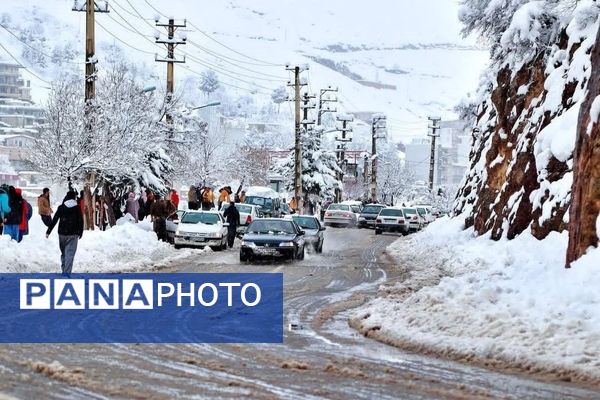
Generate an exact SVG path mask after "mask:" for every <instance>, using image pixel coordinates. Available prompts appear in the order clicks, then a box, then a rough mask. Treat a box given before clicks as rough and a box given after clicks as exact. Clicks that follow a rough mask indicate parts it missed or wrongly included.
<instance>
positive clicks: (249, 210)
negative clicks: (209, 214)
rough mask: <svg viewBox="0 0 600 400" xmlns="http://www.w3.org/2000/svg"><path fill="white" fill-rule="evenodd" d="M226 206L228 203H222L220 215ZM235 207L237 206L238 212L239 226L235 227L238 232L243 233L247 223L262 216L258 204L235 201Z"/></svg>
mask: <svg viewBox="0 0 600 400" xmlns="http://www.w3.org/2000/svg"><path fill="white" fill-rule="evenodd" d="M227 207H229V204H223V206H222V207H221V215H223V213H224V212H225V210H227ZM235 208H237V210H238V211H239V213H240V226H238V227H237V232H238V233H240V234H244V232H246V228H248V225H250V224H251V223H252V221H254V220H255V219H258V218H260V217H261V216H262V212H261V211H260V208H261V207H260V206H255V205H252V204H245V203H236V204H235Z"/></svg>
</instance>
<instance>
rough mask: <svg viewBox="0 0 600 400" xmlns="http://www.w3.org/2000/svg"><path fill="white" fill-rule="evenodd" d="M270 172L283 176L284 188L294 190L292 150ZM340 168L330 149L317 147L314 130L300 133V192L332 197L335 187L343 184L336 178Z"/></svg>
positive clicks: (316, 135) (340, 186)
mask: <svg viewBox="0 0 600 400" xmlns="http://www.w3.org/2000/svg"><path fill="white" fill-rule="evenodd" d="M271 172H272V173H274V174H277V175H280V176H282V177H284V178H285V184H286V186H285V187H286V190H288V191H293V190H294V150H291V151H290V155H289V156H288V158H287V159H285V160H283V161H282V162H281V163H280V164H278V165H275V166H274V167H273V168H272V170H271ZM341 172H342V170H341V169H340V167H339V166H338V164H337V159H336V155H335V153H334V152H332V151H328V150H324V149H321V148H320V147H319V142H318V134H317V131H316V130H314V129H313V130H309V131H308V132H304V133H303V134H302V192H303V193H304V194H305V195H307V196H308V195H317V196H321V197H334V196H335V189H337V188H342V187H343V184H342V182H340V181H339V180H338V178H337V174H338V173H341Z"/></svg>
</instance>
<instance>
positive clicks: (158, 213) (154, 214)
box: [150, 197, 177, 242]
mask: <svg viewBox="0 0 600 400" xmlns="http://www.w3.org/2000/svg"><path fill="white" fill-rule="evenodd" d="M175 212H177V209H176V208H175V205H174V204H173V203H172V202H171V201H169V200H166V199H161V198H160V197H159V198H158V199H157V200H156V201H154V204H152V210H150V216H151V218H152V229H153V230H154V232H155V233H156V236H157V237H158V240H162V241H163V242H168V240H169V237H168V235H167V218H168V217H170V216H171V215H172V214H174V213H175Z"/></svg>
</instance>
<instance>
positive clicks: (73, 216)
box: [46, 191, 83, 277]
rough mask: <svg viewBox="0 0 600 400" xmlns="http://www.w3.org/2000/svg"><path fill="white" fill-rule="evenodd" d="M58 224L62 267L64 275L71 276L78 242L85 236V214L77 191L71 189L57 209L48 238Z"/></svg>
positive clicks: (47, 234) (48, 231)
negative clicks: (78, 200)
mask: <svg viewBox="0 0 600 400" xmlns="http://www.w3.org/2000/svg"><path fill="white" fill-rule="evenodd" d="M56 224H58V245H59V246H60V267H61V269H62V274H63V275H64V276H67V277H68V276H71V271H72V270H73V260H74V259H75V253H76V252H77V244H78V243H79V239H81V237H82V236H83V215H82V214H81V208H79V207H78V204H77V192H74V191H70V192H68V193H67V195H66V196H65V199H64V200H63V203H62V204H61V205H60V206H59V207H58V210H56V214H54V218H52V223H51V224H50V226H49V227H48V230H47V231H46V238H48V237H50V234H51V233H52V230H53V229H54V227H55V226H56Z"/></svg>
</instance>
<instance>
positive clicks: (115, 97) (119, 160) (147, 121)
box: [31, 65, 172, 191]
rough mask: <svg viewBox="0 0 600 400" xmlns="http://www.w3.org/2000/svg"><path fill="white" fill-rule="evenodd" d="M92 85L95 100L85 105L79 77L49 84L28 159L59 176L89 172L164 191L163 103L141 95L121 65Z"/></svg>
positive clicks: (106, 179) (167, 170)
mask: <svg viewBox="0 0 600 400" xmlns="http://www.w3.org/2000/svg"><path fill="white" fill-rule="evenodd" d="M97 87H98V91H97V93H96V98H95V99H94V101H93V102H92V103H91V104H89V105H86V104H85V101H84V96H83V85H82V84H81V82H80V81H79V80H77V79H75V78H73V77H66V78H63V79H62V80H59V81H56V82H55V84H54V86H53V88H52V92H51V94H50V97H49V100H48V103H47V105H46V108H45V118H46V124H45V125H44V128H43V130H42V131H41V134H40V139H38V140H37V141H36V143H35V145H34V146H33V149H32V151H31V162H32V163H33V165H34V166H35V167H36V169H38V170H39V171H41V172H43V173H44V174H45V175H47V176H49V177H51V178H55V179H59V180H67V179H69V178H79V179H83V178H84V177H85V176H87V175H88V174H90V173H94V174H96V176H97V178H99V180H100V181H104V182H109V183H111V184H119V183H123V182H131V183H134V184H135V185H139V186H144V187H151V188H154V189H155V190H158V191H161V190H164V188H165V181H166V180H167V179H169V178H170V176H169V175H170V173H171V172H172V171H171V166H170V164H171V161H170V159H169V157H168V156H167V153H166V145H165V138H166V134H167V128H166V126H165V125H164V124H163V123H162V122H161V120H162V117H163V116H164V114H165V112H166V108H165V107H166V106H165V102H164V101H163V102H159V101H157V99H156V98H155V97H154V95H153V94H152V93H144V92H143V87H142V86H141V85H140V84H138V83H137V82H136V81H135V80H134V79H133V77H132V76H131V75H130V73H129V71H128V69H127V67H125V66H123V65H120V66H116V67H115V68H114V69H113V70H110V71H108V72H107V73H106V74H105V75H102V76H101V77H100V79H99V82H98V86H97Z"/></svg>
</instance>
